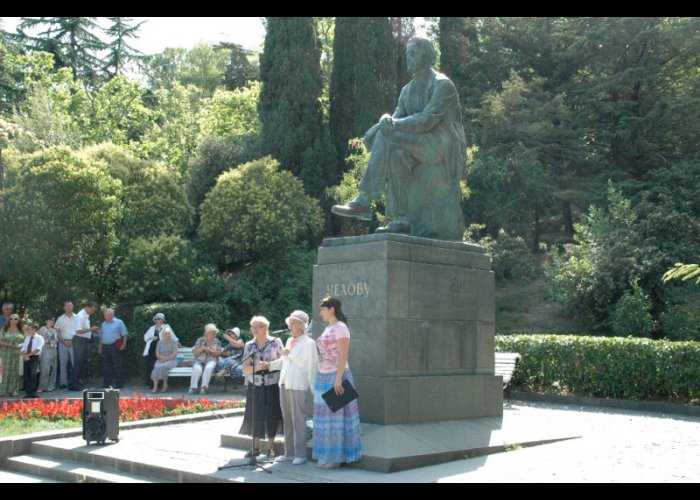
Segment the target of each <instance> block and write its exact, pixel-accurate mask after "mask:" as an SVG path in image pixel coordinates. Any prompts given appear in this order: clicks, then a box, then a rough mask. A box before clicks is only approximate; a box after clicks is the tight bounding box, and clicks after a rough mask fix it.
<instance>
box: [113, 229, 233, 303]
mask: <svg viewBox="0 0 700 500" xmlns="http://www.w3.org/2000/svg"><path fill="white" fill-rule="evenodd" d="M122 279H123V286H122V289H121V293H120V296H121V297H122V298H123V299H125V300H129V301H132V302H135V303H140V304H145V303H149V302H178V301H196V300H216V299H218V298H219V297H220V296H221V294H222V293H223V278H221V277H219V275H218V274H217V273H216V270H215V269H214V268H212V267H210V266H206V265H204V264H201V263H200V262H198V260H197V252H196V251H195V249H194V247H193V246H192V244H191V243H190V242H189V241H187V240H185V239H183V238H181V237H180V236H174V235H165V234H161V235H160V236H149V237H143V238H137V239H135V240H133V241H131V242H130V244H129V249H128V252H127V254H126V256H125V257H124V262H123V264H122Z"/></svg>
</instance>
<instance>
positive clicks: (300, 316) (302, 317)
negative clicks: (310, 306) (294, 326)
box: [284, 309, 309, 330]
mask: <svg viewBox="0 0 700 500" xmlns="http://www.w3.org/2000/svg"><path fill="white" fill-rule="evenodd" d="M290 319H296V320H298V321H301V323H302V324H303V325H304V330H306V328H307V327H308V326H309V315H308V314H306V313H305V312H304V311H300V310H298V309H297V310H296V311H294V312H293V313H292V314H290V315H289V317H288V318H287V319H285V320H284V322H285V323H287V326H288V327H289V328H291V326H290V324H289V320H290Z"/></svg>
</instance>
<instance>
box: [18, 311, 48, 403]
mask: <svg viewBox="0 0 700 500" xmlns="http://www.w3.org/2000/svg"><path fill="white" fill-rule="evenodd" d="M38 330H39V327H37V326H36V325H35V324H34V323H29V324H28V325H27V336H26V337H24V341H23V342H22V349H21V350H20V352H21V353H22V358H23V359H24V391H25V392H26V393H27V394H26V395H25V396H24V397H25V398H35V397H37V396H36V390H37V387H39V368H40V365H39V356H40V355H41V349H42V348H43V347H44V337H42V336H41V335H37V334H36V332H37V331H38Z"/></svg>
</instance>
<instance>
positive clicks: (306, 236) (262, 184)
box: [198, 156, 323, 268]
mask: <svg viewBox="0 0 700 500" xmlns="http://www.w3.org/2000/svg"><path fill="white" fill-rule="evenodd" d="M322 225H323V218H322V216H321V211H320V208H319V205H318V202H317V201H316V200H315V199H313V198H311V197H310V196H308V195H306V194H305V193H304V189H303V186H302V184H301V182H300V181H299V180H298V179H296V178H295V177H294V176H293V175H292V174H291V173H289V172H285V171H280V169H279V163H278V162H277V161H275V160H273V159H272V158H270V157H269V156H268V157H265V158H262V159H260V160H256V161H253V162H250V163H246V164H245V165H241V166H239V167H238V168H236V169H233V170H229V171H228V172H225V173H223V174H221V176H219V178H218V180H217V182H216V186H214V188H213V189H212V190H211V191H210V192H209V194H207V196H206V198H205V200H204V202H203V203H202V206H201V222H200V225H199V230H198V233H199V239H200V242H201V244H202V246H203V248H205V249H206V253H207V254H208V255H209V256H210V257H211V258H212V259H213V260H215V261H216V262H217V263H218V264H219V265H220V266H221V267H229V268H230V267H231V266H232V265H240V264H243V263H246V262H251V261H257V260H262V259H275V258H277V257H279V256H280V255H283V254H284V253H285V252H286V251H288V250H289V249H290V248H293V247H295V246H297V245H298V244H299V243H300V242H304V241H312V242H315V238H317V237H318V236H319V235H320V233H321V230H322Z"/></svg>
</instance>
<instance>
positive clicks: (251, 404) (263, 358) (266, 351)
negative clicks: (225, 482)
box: [239, 316, 283, 457]
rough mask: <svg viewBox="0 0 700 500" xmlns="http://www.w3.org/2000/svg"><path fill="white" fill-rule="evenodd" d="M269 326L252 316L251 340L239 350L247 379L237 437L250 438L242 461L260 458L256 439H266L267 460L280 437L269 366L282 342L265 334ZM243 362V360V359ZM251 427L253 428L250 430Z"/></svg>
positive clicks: (274, 375)
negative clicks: (277, 436)
mask: <svg viewBox="0 0 700 500" xmlns="http://www.w3.org/2000/svg"><path fill="white" fill-rule="evenodd" d="M269 327H270V322H269V321H268V320H267V318H265V317H264V316H253V318H252V319H251V320H250V329H251V331H252V332H253V337H254V338H253V340H251V341H249V342H246V344H245V349H244V350H243V359H245V361H244V362H243V373H245V374H246V377H247V378H248V391H247V394H246V405H245V415H244V416H243V425H241V429H240V431H239V433H240V434H245V435H247V436H253V450H250V451H248V453H246V457H249V456H251V454H255V455H256V456H257V455H259V454H260V439H261V438H262V439H264V438H265V436H267V438H268V443H267V456H268V457H274V456H275V452H274V449H273V444H274V441H275V436H276V435H277V434H281V433H282V410H281V408H280V391H279V385H278V384H279V380H280V372H279V370H274V369H272V368H271V366H270V365H271V363H272V362H273V361H275V360H276V359H279V357H280V356H281V355H282V351H283V346H282V341H281V340H280V339H278V338H277V337H271V336H270V335H269V334H268V329H269ZM246 358H247V359H246ZM253 423H254V424H255V428H253Z"/></svg>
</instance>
